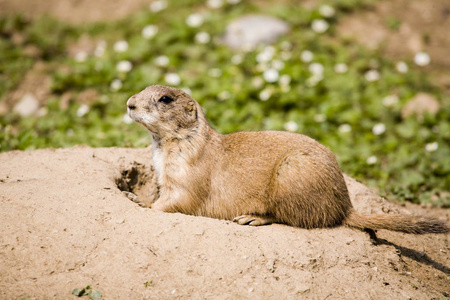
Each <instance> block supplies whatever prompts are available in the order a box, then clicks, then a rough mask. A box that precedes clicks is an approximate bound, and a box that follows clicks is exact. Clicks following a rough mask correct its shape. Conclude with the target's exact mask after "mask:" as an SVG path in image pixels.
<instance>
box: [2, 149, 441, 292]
mask: <svg viewBox="0 0 450 300" xmlns="http://www.w3.org/2000/svg"><path fill="white" fill-rule="evenodd" d="M150 156H151V153H150V150H149V149H117V148H110V149H93V148H89V147H75V148H71V149H59V150H49V149H45V150H37V151H31V152H19V151H13V152H8V153H3V154H0V218H1V226H0V266H2V267H1V268H0V278H1V280H0V298H1V299H20V298H22V297H29V298H36V299H44V298H45V299H49V298H55V299H72V298H75V296H73V295H71V292H72V290H73V289H74V288H82V287H85V286H86V285H88V284H90V285H91V286H92V287H93V288H96V289H98V290H100V291H101V292H102V294H103V298H104V299H171V298H194V299H200V298H213V299H250V298H254V299H292V298H314V299H316V298H319V299H323V298H329V299H342V298H359V299H360V298H367V299H371V298H377V299H388V298H389V299H406V298H413V299H431V298H439V299H440V298H441V297H442V296H447V297H448V296H449V295H448V291H450V282H449V279H448V274H449V273H450V272H449V267H448V266H449V263H450V255H449V253H450V248H449V235H424V236H414V235H406V234H401V233H391V232H387V231H379V233H378V236H379V238H381V244H380V245H378V246H374V245H372V244H371V242H370V240H369V237H368V236H367V235H366V234H365V233H364V232H360V231H358V230H353V229H349V228H345V227H339V228H333V229H316V230H305V229H300V228H293V227H288V226H284V225H278V224H275V225H270V226H265V227H256V228H255V227H248V226H239V225H236V224H234V223H232V222H229V221H222V220H215V219H208V218H202V217H193V216H186V215H181V214H166V213H160V212H155V211H152V210H150V209H145V208H141V207H139V206H138V205H137V204H135V203H133V202H131V201H130V200H128V198H127V197H126V196H125V195H124V194H123V193H122V192H121V190H120V189H119V188H118V186H120V187H121V188H122V189H128V190H133V191H134V192H136V193H137V194H139V195H142V194H144V193H149V192H152V191H153V192H154V191H155V189H154V185H152V178H153V176H152V172H151V166H150ZM347 181H348V186H349V189H350V192H351V197H352V201H353V203H354V205H355V207H356V208H357V209H358V210H359V211H361V212H382V211H383V212H397V211H402V212H405V211H404V208H403V207H400V206H397V205H395V204H393V203H390V202H388V201H386V200H383V199H380V198H379V197H377V196H376V195H374V194H373V193H372V192H370V191H369V190H368V189H367V188H366V187H364V186H363V185H361V184H359V183H357V182H355V181H354V180H352V179H350V178H347ZM143 183H147V184H145V185H142V184H143ZM408 210H409V211H410V212H412V213H421V214H428V215H434V216H436V217H439V218H441V219H444V220H447V221H448V220H449V212H448V211H446V210H438V209H433V210H431V209H428V210H425V209H423V208H420V207H417V206H412V205H410V206H408ZM446 292H447V294H446ZM85 298H86V299H87V297H85ZM83 299H84V298H83Z"/></svg>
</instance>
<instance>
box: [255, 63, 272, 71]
mask: <svg viewBox="0 0 450 300" xmlns="http://www.w3.org/2000/svg"><path fill="white" fill-rule="evenodd" d="M268 68H269V64H268V63H259V64H257V65H256V71H258V72H264V71H265V70H267V69H268Z"/></svg>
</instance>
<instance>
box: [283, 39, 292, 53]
mask: <svg viewBox="0 0 450 300" xmlns="http://www.w3.org/2000/svg"><path fill="white" fill-rule="evenodd" d="M291 48H292V44H291V42H289V41H283V42H282V43H281V49H283V50H285V51H288V50H291Z"/></svg>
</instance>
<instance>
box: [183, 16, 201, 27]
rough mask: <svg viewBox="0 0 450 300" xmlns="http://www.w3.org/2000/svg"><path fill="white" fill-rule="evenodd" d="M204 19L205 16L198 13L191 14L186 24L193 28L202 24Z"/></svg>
mask: <svg viewBox="0 0 450 300" xmlns="http://www.w3.org/2000/svg"><path fill="white" fill-rule="evenodd" d="M203 21H204V19H203V16H202V15H201V14H198V13H194V14H191V15H189V16H188V17H187V18H186V24H187V25H188V26H189V27H192V28H197V27H200V26H202V24H203Z"/></svg>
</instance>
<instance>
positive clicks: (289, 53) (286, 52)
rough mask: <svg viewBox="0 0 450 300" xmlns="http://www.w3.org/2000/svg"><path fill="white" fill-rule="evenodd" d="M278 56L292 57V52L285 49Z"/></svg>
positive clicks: (284, 58) (282, 57)
mask: <svg viewBox="0 0 450 300" xmlns="http://www.w3.org/2000/svg"><path fill="white" fill-rule="evenodd" d="M280 57H281V59H282V60H289V59H291V57H292V53H291V52H289V51H287V50H286V51H283V52H281V53H280Z"/></svg>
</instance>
